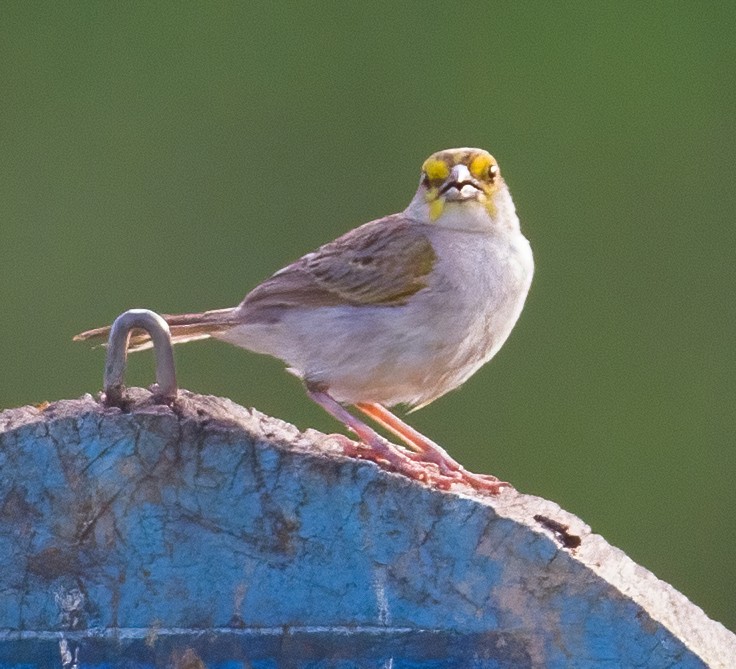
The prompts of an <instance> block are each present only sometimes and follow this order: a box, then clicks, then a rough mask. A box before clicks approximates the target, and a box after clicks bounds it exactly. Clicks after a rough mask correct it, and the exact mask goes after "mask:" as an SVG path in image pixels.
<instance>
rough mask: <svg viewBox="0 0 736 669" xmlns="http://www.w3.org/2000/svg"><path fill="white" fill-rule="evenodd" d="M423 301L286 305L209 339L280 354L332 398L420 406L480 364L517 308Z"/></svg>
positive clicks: (496, 345)
mask: <svg viewBox="0 0 736 669" xmlns="http://www.w3.org/2000/svg"><path fill="white" fill-rule="evenodd" d="M415 297H418V296H415ZM429 301H430V302H431V303H429V304H422V303H420V302H418V301H415V302H414V303H412V305H411V306H407V305H404V306H393V307H367V306H360V307H352V306H341V307H322V308H320V309H316V310H310V311H307V310H293V311H290V312H289V313H288V314H285V315H284V316H283V318H282V319H281V320H280V321H279V322H278V323H274V324H252V325H249V324H244V325H241V326H238V327H236V328H233V329H232V330H229V331H228V332H226V333H223V334H221V335H216V336H217V337H218V338H220V339H224V340H225V341H228V342H230V343H232V344H236V345H238V346H242V347H244V348H248V349H250V350H253V351H256V352H259V353H265V354H268V355H272V356H275V357H277V358H281V359H282V360H284V361H285V362H286V363H287V364H288V365H289V366H290V367H292V368H293V369H294V370H296V371H297V372H298V373H299V375H300V376H302V377H303V378H304V379H305V381H308V382H313V383H319V384H324V385H325V386H326V387H327V388H328V390H329V393H330V394H331V395H332V396H333V397H334V398H335V399H336V400H338V401H339V402H343V403H346V404H355V403H357V402H379V403H381V404H384V405H386V406H392V405H395V404H408V405H421V404H426V403H428V402H430V401H432V400H434V399H436V398H437V397H439V396H440V395H443V394H444V393H446V392H448V391H450V390H452V389H453V388H456V387H457V386H459V385H460V384H462V383H463V382H464V381H465V380H466V379H467V378H468V377H470V376H471V375H472V374H473V373H474V372H475V371H476V370H477V369H478V368H479V367H480V366H481V365H483V363H485V362H486V361H488V360H489V359H490V358H491V357H492V356H493V355H494V354H495V352H496V351H497V350H498V348H500V346H501V344H503V342H504V341H505V340H506V337H507V336H508V334H509V332H510V331H511V328H512V327H513V324H514V322H515V321H516V318H517V316H518V311H520V308H521V306H520V305H519V307H518V309H516V308H512V307H511V306H510V305H508V304H505V303H495V304H493V305H488V304H479V305H469V304H467V303H463V302H462V301H460V300H457V299H449V298H448V299H442V300H439V299H437V296H433V297H432V298H431V299H430V300H429ZM522 301H523V300H522ZM512 312H515V313H512Z"/></svg>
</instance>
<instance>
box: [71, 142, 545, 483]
mask: <svg viewBox="0 0 736 669" xmlns="http://www.w3.org/2000/svg"><path fill="white" fill-rule="evenodd" d="M533 270H534V261H533V259H532V252H531V248H530V246H529V242H528V241H527V239H526V238H525V237H524V235H522V233H521V230H520V228H519V219H518V218H517V216H516V211H515V209H514V204H513V202H512V200H511V194H510V193H509V189H508V188H507V186H506V183H505V182H504V180H503V179H502V178H501V173H500V171H499V168H498V164H497V163H496V161H495V159H494V158H493V157H492V156H491V155H490V154H489V153H487V152H486V151H483V150H481V149H472V148H460V149H447V150H445V151H439V152H437V153H434V154H432V155H431V156H430V157H429V158H428V159H427V160H426V161H425V162H424V164H423V165H422V173H421V179H420V182H419V188H418V189H417V192H416V194H415V195H414V198H413V199H412V201H411V202H410V203H409V206H408V207H407V208H406V209H405V210H404V211H403V212H401V213H399V214H391V215H390V216H385V217H384V218H379V219H378V220H375V221H371V222H370V223H366V224H365V225H361V226H360V227H358V228H356V229H354V230H351V231H350V232H348V233H346V234H344V235H342V236H341V237H338V238H337V239H336V240H334V241H332V242H330V243H328V244H325V245H324V246H322V247H320V248H319V249H317V250H316V251H313V252H312V253H308V254H307V255H305V256H303V257H302V258H300V259H299V260H297V261H296V262H294V263H292V264H291V265H289V266H287V267H285V268H284V269H282V270H279V271H278V272H276V273H275V274H274V275H273V276H272V277H270V278H269V279H266V280H265V281H264V282H263V283H261V284H260V285H259V286H256V287H255V288H254V289H253V290H252V291H251V292H250V293H248V295H246V296H245V299H244V300H243V301H242V302H241V303H240V304H239V305H238V306H236V307H233V308H230V309H217V310H214V311H206V312H204V313H200V314H181V315H176V316H164V318H165V319H166V321H167V322H168V324H169V326H170V328H171V333H172V338H173V342H174V343H183V342H188V341H195V340H197V339H205V338H207V337H215V338H216V339H221V340H223V341H226V342H229V343H231V344H235V345H236V346H240V347H242V348H246V349H249V350H251V351H255V352H257V353H265V354H267V355H272V356H274V357H276V358H280V359H282V360H283V361H285V362H286V363H287V365H289V371H291V372H293V373H294V374H296V375H297V376H298V377H300V378H301V379H302V380H303V381H304V384H305V386H306V390H307V393H308V395H309V396H310V397H311V398H312V399H313V400H314V401H315V402H317V403H318V404H319V405H320V406H322V407H323V408H324V409H325V410H326V411H328V412H329V413H330V414H332V416H334V417H335V418H336V419H337V420H339V421H341V422H342V423H344V424H345V426H346V427H348V428H349V429H350V430H352V431H353V432H354V433H355V434H357V435H358V437H359V438H360V443H355V442H353V441H350V440H348V439H345V438H343V448H344V451H345V454H346V455H350V456H353V457H360V458H366V459H370V460H373V461H375V462H378V463H379V464H382V465H383V466H388V467H389V468H391V469H393V470H394V471H397V472H400V473H402V474H404V475H406V476H408V477H411V478H413V479H417V480H420V481H425V482H427V483H430V484H433V485H436V486H438V487H444V488H448V487H449V486H450V485H451V484H452V483H456V482H457V483H465V484H467V485H470V486H471V487H473V488H475V489H476V490H481V491H486V492H490V493H493V494H496V493H498V492H499V491H500V489H501V487H502V486H508V485H509V484H507V483H504V482H501V481H499V480H498V479H497V478H495V477H493V476H487V475H478V474H473V473H471V472H469V471H467V470H465V469H464V468H463V467H462V466H461V465H460V464H459V463H457V462H456V461H455V460H453V459H452V458H451V457H450V456H449V455H448V454H447V453H446V452H445V451H444V450H443V449H442V448H441V447H440V446H438V445H437V444H435V443H434V442H432V441H431V440H429V439H428V438H427V437H425V436H423V435H422V434H420V433H419V432H417V431H415V430H414V429H412V428H411V427H410V426H409V425H407V424H406V423H404V422H403V421H402V420H401V419H399V418H398V417H397V416H395V415H394V414H393V413H391V412H390V411H389V410H388V408H387V407H392V406H394V405H397V404H403V405H407V406H409V407H413V408H415V409H416V408H419V407H423V406H426V405H427V404H429V403H430V402H432V401H433V400H435V399H437V398H438V397H440V396H442V395H444V394H445V393H447V392H448V391H450V390H453V389H454V388H457V387H458V386H460V385H461V384H462V383H463V382H464V381H465V380H466V379H468V378H469V377H470V376H471V375H472V374H473V373H474V372H475V371H476V370H478V368H480V367H481V365H483V364H484V363H486V362H488V360H490V359H491V358H492V357H493V356H494V355H495V353H496V352H497V351H498V349H499V348H501V346H502V345H503V343H504V342H505V341H506V338H507V337H508V336H509V334H510V333H511V329H512V328H513V327H514V324H515V323H516V321H517V319H518V318H519V314H520V313H521V310H522V307H523V306H524V301H525V299H526V296H527V293H528V291H529V286H530V283H531V280H532V274H533ZM109 330H110V329H109V327H108V328H100V329H97V330H90V331H88V332H83V333H82V334H79V335H77V336H76V337H75V340H89V339H101V338H106V337H107V335H108V334H109ZM150 346H151V342H150V338H149V337H148V335H147V334H145V333H143V332H134V333H133V335H132V337H131V339H130V350H141V349H144V348H148V347H150ZM344 405H353V406H354V407H355V408H357V409H358V410H359V411H361V412H362V413H363V414H365V415H366V416H368V417H370V418H371V419H373V420H374V421H375V422H376V423H377V424H379V425H381V426H382V427H384V428H385V429H387V430H388V431H389V432H392V433H393V434H395V435H396V436H397V437H399V438H400V439H401V440H402V441H403V442H404V443H405V444H406V447H404V446H399V445H397V444H393V443H391V442H389V441H388V440H386V439H384V438H383V437H382V436H380V435H379V434H378V433H377V432H376V431H375V430H373V429H372V428H371V427H369V425H367V424H366V423H365V422H363V421H362V420H360V419H358V418H357V417H356V416H354V415H353V414H351V413H350V412H348V411H347V409H345V407H344Z"/></svg>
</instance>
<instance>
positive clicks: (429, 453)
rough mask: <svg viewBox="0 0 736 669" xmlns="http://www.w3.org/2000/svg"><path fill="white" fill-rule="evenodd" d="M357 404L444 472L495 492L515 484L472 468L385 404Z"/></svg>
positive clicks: (476, 486)
mask: <svg viewBox="0 0 736 669" xmlns="http://www.w3.org/2000/svg"><path fill="white" fill-rule="evenodd" d="M355 406H356V407H357V408H358V409H360V410H361V411H362V412H363V413H364V414H365V415H366V416H369V417H370V418H372V419H373V420H374V421H376V423H378V424H379V425H381V426H383V427H384V428H385V429H387V430H388V431H390V432H393V433H394V434H395V435H396V436H397V437H399V439H401V440H402V441H404V442H405V443H406V444H407V445H408V446H409V447H410V448H412V449H414V450H415V451H417V452H418V453H420V454H421V456H422V460H424V461H425V462H433V463H434V464H436V465H437V466H438V467H439V469H440V472H441V473H442V474H444V475H445V476H449V477H451V478H455V479H457V480H460V481H463V482H465V483H467V484H468V485H470V486H471V487H473V488H476V489H478V490H488V491H489V492H492V493H494V494H495V493H498V492H499V491H500V489H501V488H502V487H509V488H510V487H512V486H511V484H509V483H506V482H505V481H499V480H498V479H497V478H496V477H495V476H491V475H489V474H473V473H472V472H469V471H468V470H467V469H465V467H463V466H462V465H461V464H460V463H459V462H458V461H457V460H455V459H453V458H452V457H450V455H449V454H448V453H447V451H446V450H445V449H444V448H442V447H441V446H440V445H439V444H437V443H435V442H434V441H432V440H431V439H429V438H427V437H425V436H424V435H423V434H422V433H421V432H418V431H417V430H415V429H414V428H413V427H411V425H407V424H406V423H405V422H404V421H403V420H401V419H400V418H399V417H398V416H396V415H394V414H393V413H392V412H391V411H389V410H388V409H387V408H386V407H384V406H382V405H381V404H377V403H375V402H361V403H359V404H356V405H355Z"/></svg>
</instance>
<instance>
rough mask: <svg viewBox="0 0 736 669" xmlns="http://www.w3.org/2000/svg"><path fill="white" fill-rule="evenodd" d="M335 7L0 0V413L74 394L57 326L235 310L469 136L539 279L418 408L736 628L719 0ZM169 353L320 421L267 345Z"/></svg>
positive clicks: (480, 464) (460, 453)
mask: <svg viewBox="0 0 736 669" xmlns="http://www.w3.org/2000/svg"><path fill="white" fill-rule="evenodd" d="M331 7H332V9H328V3H324V4H322V5H319V6H318V5H315V4H312V3H290V4H285V3H284V4H281V3H265V2H264V3H248V2H240V3H235V2H231V3H221V2H210V3H161V2H159V3H135V4H132V3H103V2H92V3H90V2H76V3H25V2H6V3H3V4H2V6H1V8H0V226H1V227H0V232H1V233H2V234H1V237H0V272H1V275H0V296H1V302H0V304H1V305H2V320H1V321H0V342H1V344H0V346H1V347H2V348H1V349H0V351H1V352H0V365H1V368H2V371H3V383H2V385H1V387H0V406H2V407H12V406H16V405H20V404H24V403H35V402H40V401H42V400H54V399H59V398H69V397H76V396H79V395H80V394H82V393H85V392H95V391H97V390H99V388H100V384H101V381H100V379H101V374H102V367H103V358H104V353H103V351H102V350H96V351H92V350H90V349H89V348H88V347H87V346H85V345H80V344H72V342H71V336H72V335H73V334H74V333H76V332H78V331H80V330H83V329H86V328H89V327H93V326H96V325H101V324H105V323H108V322H110V321H111V320H112V319H113V318H114V317H115V316H116V315H118V314H119V313H120V312H121V311H123V310H124V309H127V308H130V307H149V308H152V309H155V310H158V311H161V312H178V311H197V310H204V309H208V308H215V307H224V306H231V305H234V304H236V303H237V302H238V301H239V300H240V299H241V298H242V296H243V295H244V294H245V293H246V292H247V291H248V290H249V289H250V288H252V287H253V286H255V285H256V283H257V282H258V281H259V280H261V279H263V278H265V277H266V276H268V275H269V274H270V273H271V272H273V271H274V270H276V269H278V268H279V267H281V266H282V265H284V264H285V263H287V262H289V261H291V260H293V259H295V258H296V257H298V256H300V255H301V254H303V253H305V252H307V251H309V250H311V249H312V248H314V247H316V246H317V245H319V244H321V243H323V242H325V241H328V240H330V239H332V238H333V237H335V236H337V235H338V234H340V233H342V232H344V231H346V230H348V229H349V228H351V227H354V226H355V225H357V224H359V223H362V222H364V221H367V220H370V219H372V218H376V217H379V216H381V215H384V214H387V213H390V212H394V211H398V210H400V209H403V207H404V206H405V205H406V204H407V203H408V201H409V199H410V197H411V195H412V194H413V192H414V189H415V187H416V184H417V181H418V176H419V166H420V165H421V162H422V161H423V160H424V158H425V157H426V156H427V155H429V154H430V153H431V152H433V151H435V150H438V149H441V148H447V147H452V146H463V145H470V146H481V147H484V148H487V149H489V150H490V151H491V152H492V153H494V155H495V156H496V158H497V159H498V160H499V162H500V164H501V169H502V171H503V173H504V175H505V177H506V179H507V181H508V183H509V184H510V187H511V190H512V193H513V194H514V197H515V201H516V204H517V208H518V211H519V214H520V216H521V219H522V225H523V228H524V231H525V233H526V235H527V236H528V237H529V238H530V240H531V242H532V246H533V248H534V252H535V257H536V262H537V274H536V277H535V282H534V285H533V287H532V292H531V295H530V297H529V301H528V302H527V306H526V309H525V311H524V314H523V315H522V318H521V320H520V322H519V324H518V326H517V328H516V330H515V331H514V333H513V335H512V336H511V338H510V340H509V342H508V343H507V344H506V346H505V347H504V348H503V350H502V351H501V353H500V354H499V355H498V357H497V358H496V359H495V360H494V361H493V362H492V363H491V364H490V365H489V366H488V367H486V368H484V369H483V370H482V371H481V372H480V373H478V374H477V375H476V376H475V377H474V378H473V379H471V380H470V381H469V382H468V383H467V384H466V385H465V386H464V387H463V388H462V389H461V390H460V391H458V392H455V393H452V394H450V395H449V396H446V397H444V398H442V399H441V400H439V401H437V402H436V403H435V404H433V405H432V406H430V407H429V408H427V409H425V410H423V411H421V412H419V413H418V414H415V415H414V416H413V417H412V419H411V420H412V422H413V423H414V424H415V425H416V426H417V427H418V428H419V429H421V430H423V431H425V432H426V433H427V434H429V435H431V436H432V437H434V438H436V439H437V440H438V441H439V442H440V443H442V444H443V445H445V446H446V447H447V448H448V449H449V450H450V451H451V452H452V453H453V454H454V455H456V456H457V457H458V458H459V459H460V460H461V461H462V462H463V463H465V464H466V465H467V466H468V467H469V468H471V469H473V470H477V471H481V472H493V473H495V474H497V475H499V476H501V477H503V478H504V479H506V480H509V481H512V482H513V483H514V484H515V485H516V486H517V487H518V488H519V489H520V490H522V491H524V492H530V493H535V494H539V495H542V496H544V497H548V498H551V499H553V500H555V501H557V502H559V503H560V504H561V505H562V506H563V507H565V508H567V509H569V510H570V511H572V512H574V513H576V514H578V515H580V516H582V517H583V518H584V519H585V520H586V521H587V522H588V523H590V524H591V525H592V527H593V529H594V531H596V532H599V533H601V534H603V535H604V536H605V537H606V538H607V539H608V540H609V541H610V542H611V543H613V544H615V545H617V546H619V547H621V548H622V549H624V550H625V551H626V552H627V553H628V554H629V555H630V556H631V557H632V558H633V559H634V560H636V561H637V562H639V563H641V564H643V565H644V566H646V567H648V568H649V569H651V570H652V571H654V572H655V573H656V574H657V575H658V576H659V577H660V578H662V579H664V580H666V581H668V582H670V583H672V584H673V585H674V586H675V587H677V588H678V589H680V590H681V591H682V592H684V593H685V594H686V595H687V596H688V597H690V598H691V599H692V600H693V601H695V602H696V603H697V604H699V605H700V606H702V607H703V608H704V609H705V611H706V612H707V613H708V614H709V615H710V616H712V617H714V618H716V619H718V620H720V621H722V622H724V623H725V624H726V625H727V626H729V627H730V628H731V629H735V628H736V594H735V593H734V577H735V576H736V568H735V567H734V563H735V558H734V554H735V553H736V499H735V495H734V474H736V449H735V448H734V435H735V434H736V410H735V407H734V404H735V402H734V400H736V384H735V382H734V378H736V357H735V355H734V352H733V346H734V326H735V325H736V307H735V306H734V283H735V281H734V279H736V276H735V274H736V272H735V270H734V265H735V263H734V249H735V248H736V244H735V242H736V234H735V232H734V227H735V226H734V223H735V221H734V211H735V210H736V207H735V206H734V205H735V204H736V203H735V202H734V190H735V189H734V183H733V182H734V164H735V160H734V156H735V155H736V133H735V131H734V109H736V94H735V89H734V63H735V62H736V48H735V46H734V45H735V44H736V38H735V37H734V35H735V34H736V33H735V31H734V27H735V26H736V3H733V2H723V3H720V4H718V3H690V4H685V3H662V4H651V3H640V2H615V3H614V2H610V3H592V4H591V3H587V2H581V3H528V4H524V5H523V6H522V3H443V4H442V5H439V4H430V3H396V2H383V3H377V2H374V3H361V4H359V3H342V4H338V3H334V4H333V5H331ZM328 335H329V333H324V334H321V333H318V336H328ZM359 354H360V353H359V351H356V355H359ZM177 362H178V371H179V378H180V382H181V385H182V386H184V387H186V388H189V389H192V390H195V391H198V392H202V393H212V394H217V395H225V396H229V397H231V398H233V399H234V400H235V401H237V402H239V403H241V404H244V405H246V406H256V407H258V408H259V409H261V410H263V411H265V412H268V413H271V414H273V415H276V416H279V417H281V418H284V419H286V420H289V421H292V422H294V423H296V424H297V425H298V426H300V427H302V428H306V427H309V426H313V427H317V428H319V429H322V430H326V431H334V430H337V429H338V426H337V425H336V424H335V423H334V421H332V420H331V419H330V418H329V417H328V416H326V415H324V414H323V413H322V412H321V410H320V409H319V408H318V407H316V406H313V405H312V404H311V403H310V402H309V400H308V399H307V398H306V396H305V395H304V393H303V391H302V389H301V387H300V385H299V383H298V382H297V381H296V380H295V379H292V378H291V377H290V376H289V375H287V374H284V373H283V371H282V365H281V364H280V363H279V362H277V361H274V360H270V359H267V358H264V357H260V356H257V355H254V354H249V353H246V352H243V351H240V350H238V349H235V348H232V347H229V346H227V345H226V344H221V343H218V342H205V343H197V344H192V345H190V346H188V347H184V348H182V349H179V350H178V351H177ZM129 381H130V382H131V383H136V384H140V385H148V384H149V383H150V382H151V381H152V365H151V358H150V357H149V356H148V354H146V355H141V356H139V357H137V358H134V359H133V360H132V364H131V371H130V375H129Z"/></svg>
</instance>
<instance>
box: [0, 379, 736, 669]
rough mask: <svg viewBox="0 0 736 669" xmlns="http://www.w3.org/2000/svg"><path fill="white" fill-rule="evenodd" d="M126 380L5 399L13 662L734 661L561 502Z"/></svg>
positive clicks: (668, 593)
mask: <svg viewBox="0 0 736 669" xmlns="http://www.w3.org/2000/svg"><path fill="white" fill-rule="evenodd" d="M130 396H131V397H132V400H131V404H130V406H129V407H128V409H127V411H126V412H123V411H121V410H120V409H117V408H106V407H105V406H103V405H102V404H100V403H98V402H97V401H95V400H94V399H93V398H92V397H91V396H85V397H83V398H81V399H79V400H67V401H60V402H56V403H54V404H51V405H48V406H46V407H39V408H34V407H22V408H20V409H13V410H10V411H5V412H3V413H1V414H0V565H2V569H0V667H20V666H23V667H50V666H54V667H64V668H65V669H69V668H71V667H78V668H80V669H81V668H82V667H84V668H88V667H103V666H104V667H117V666H120V667H122V666H126V667H127V666H145V667H152V666H169V667H190V668H191V667H204V666H207V667H210V668H222V669H224V668H225V667H227V668H233V667H254V668H264V669H265V668H267V667H268V668H273V667H281V666H284V667H305V668H306V667H311V668H321V667H341V668H346V667H394V668H397V669H398V667H444V668H448V669H452V668H453V667H458V668H460V667H463V668H466V667H489V668H490V667H494V668H497V667H514V668H523V667H530V668H531V667H552V668H556V667H560V668H563V667H564V668H569V667H641V668H644V667H647V668H651V669H654V668H660V667H661V668H664V667H667V668H671V667H682V668H686V667H687V668H689V667H693V668H694V667H724V668H725V667H730V668H732V667H735V666H736V638H735V637H734V635H732V634H731V633H730V632H728V631H727V630H726V629H725V628H724V627H723V626H721V625H720V624H718V623H716V622H713V621H711V620H709V619H708V618H707V617H706V616H705V614H704V613H703V612H702V611H701V610H700V609H699V608H697V607H696V606H694V605H693V604H691V603H690V602H689V601H688V600H687V599H686V598H685V597H683V596H682V595H681V594H679V593H678V592H676V591H675V590H673V589H672V588H671V587H670V586H668V585H667V584H665V583H663V582H662V581H659V580H658V579H657V578H655V577H654V576H653V575H652V574H651V573H649V572H648V571H646V570H645V569H643V568H642V567H639V566H637V565H636V564H634V563H633V562H632V561H631V560H630V559H629V558H627V557H626V556H625V555H624V554H623V553H622V552H621V551H619V550H617V549H615V548H612V547H611V546H609V545H608V544H607V543H606V542H605V541H604V540H603V539H602V538H601V537H600V536H597V535H594V534H591V533H590V529H589V528H588V527H587V526H586V525H585V524H584V523H583V522H582V521H580V520H579V519H578V518H576V517H574V516H572V515H570V514H568V513H566V512H564V511H562V510H560V509H559V507H557V506H556V505H555V504H553V503H551V502H548V501H545V500H543V499H539V498H536V497H531V496H528V495H523V494H520V493H518V492H515V491H512V490H507V491H504V492H502V493H501V494H500V495H499V496H496V497H478V496H474V495H473V494H472V493H471V492H470V491H467V490H464V489H460V488H458V489H457V490H453V491H451V492H443V491H437V490H432V489H429V488H427V487H425V486H423V485H421V484H418V483H414V482H411V481H408V480H406V479H404V478H403V477H401V476H397V475H394V474H391V473H388V472H386V471H383V470H382V469H380V468H379V467H378V466H376V465H375V464H373V463H368V462H362V461H357V460H352V459H348V458H345V457H342V456H341V455H339V454H338V452H339V449H338V448H337V447H336V445H335V444H334V442H331V440H330V437H328V436H325V435H322V434H320V433H317V432H314V431H308V432H307V433H305V434H302V433H300V432H298V431H297V429H296V428H294V427H293V426H291V425H287V424H285V423H283V422H281V421H278V420H275V419H273V418H269V417H267V416H264V415H262V414H260V413H258V412H257V411H254V410H247V409H244V408H242V407H240V406H237V405H235V404H233V403H232V402H230V401H229V400H225V399H218V398H214V397H202V396H197V395H193V394H191V393H188V392H186V391H182V392H180V394H179V398H178V399H177V400H176V401H175V402H174V403H173V405H171V406H167V405H164V404H156V403H155V402H154V398H153V397H152V396H151V394H150V393H149V392H147V391H143V390H140V389H131V391H130ZM126 662H127V664H126Z"/></svg>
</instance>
